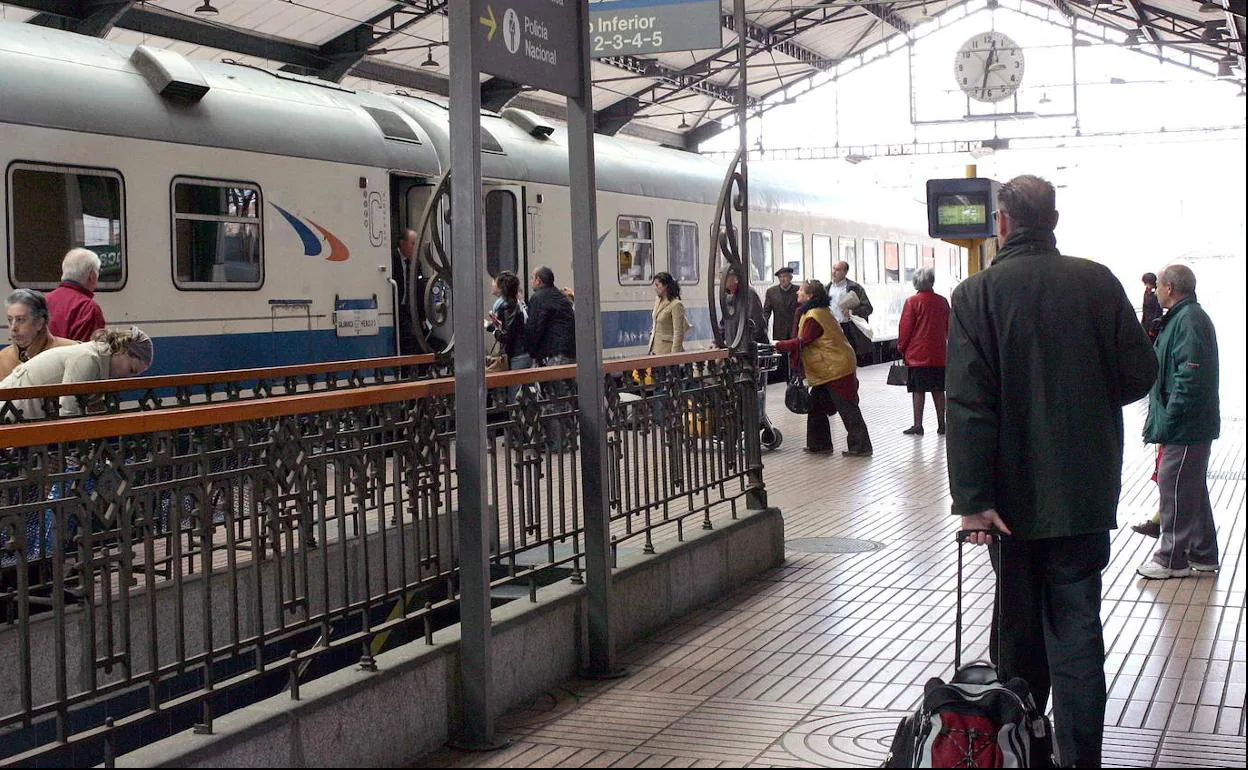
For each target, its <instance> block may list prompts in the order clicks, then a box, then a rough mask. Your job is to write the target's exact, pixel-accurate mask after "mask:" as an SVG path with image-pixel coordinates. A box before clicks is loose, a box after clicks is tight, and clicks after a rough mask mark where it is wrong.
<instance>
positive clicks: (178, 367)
mask: <svg viewBox="0 0 1248 770" xmlns="http://www.w3.org/2000/svg"><path fill="white" fill-rule="evenodd" d="M650 319H651V313H650V311H649V310H610V311H607V312H606V313H603V316H602V340H603V347H604V348H606V349H608V350H609V349H611V348H628V347H638V346H642V345H645V344H646V343H647V342H648V341H649V339H650V324H651V320H650ZM689 320H690V322H691V323H692V324H693V329H692V330H690V332H689V334H687V335H685V339H686V340H708V339H710V338H711V322H710V318H709V317H708V315H707V313H706V310H705V309H704V308H692V309H691V310H690V312H689ZM155 342H156V357H155V361H154V362H153V363H152V368H151V369H150V370H149V371H148V372H147V374H148V375H149V376H159V375H164V374H184V373H186V372H206V371H217V370H228V369H255V368H261V367H269V366H291V365H294V364H304V363H309V362H321V361H346V360H350V359H353V358H378V357H381V356H390V355H394V327H382V329H381V330H380V333H379V334H378V335H376V336H374V337H339V336H337V334H336V332H335V331H334V330H333V329H317V330H314V331H307V330H303V331H287V332H254V333H247V334H243V333H238V334H217V335H212V334H204V335H188V336H183V337H157V338H156V340H155Z"/></svg>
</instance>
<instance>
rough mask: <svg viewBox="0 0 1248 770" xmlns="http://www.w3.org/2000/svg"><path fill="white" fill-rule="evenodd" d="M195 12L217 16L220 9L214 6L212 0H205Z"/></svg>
mask: <svg viewBox="0 0 1248 770" xmlns="http://www.w3.org/2000/svg"><path fill="white" fill-rule="evenodd" d="M195 13H202V14H204V15H205V16H209V15H211V16H216V15H217V14H218V13H219V11H218V10H217V9H216V8H214V7H213V5H212V0H204V4H203V5H201V6H199V7H198V8H196V9H195Z"/></svg>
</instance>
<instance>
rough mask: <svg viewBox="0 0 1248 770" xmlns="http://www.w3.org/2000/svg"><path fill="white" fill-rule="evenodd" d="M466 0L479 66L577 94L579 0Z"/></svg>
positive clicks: (580, 27) (579, 37) (542, 86)
mask: <svg viewBox="0 0 1248 770" xmlns="http://www.w3.org/2000/svg"><path fill="white" fill-rule="evenodd" d="M471 1H472V17H473V18H474V19H476V20H477V23H476V24H475V25H474V26H473V31H474V33H475V34H476V35H477V36H478V38H477V41H478V42H477V45H475V46H474V49H475V53H476V57H477V68H478V69H479V70H481V71H482V72H488V73H489V74H491V75H497V76H499V77H502V78H506V79H508V80H512V81H515V82H517V83H522V84H524V85H530V86H534V87H536V88H540V89H543V90H545V91H553V92H555V93H557V94H563V95H564V96H579V95H580V92H581V48H580V43H581V35H582V32H583V31H584V28H583V27H582V26H581V23H580V11H581V6H582V0H471ZM500 27H501V30H500ZM500 31H501V32H502V34H501V35H500V34H498V32H500Z"/></svg>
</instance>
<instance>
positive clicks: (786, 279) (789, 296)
mask: <svg viewBox="0 0 1248 770" xmlns="http://www.w3.org/2000/svg"><path fill="white" fill-rule="evenodd" d="M776 278H777V279H778V280H779V283H777V284H776V285H775V286H772V287H771V288H770V289H768V290H767V296H766V297H765V298H764V299H763V321H764V323H765V322H766V321H767V319H769V318H770V319H772V320H771V340H772V342H779V341H780V340H787V339H791V338H792V337H793V335H794V334H795V332H794V329H793V322H794V321H795V320H796V315H797V287H796V286H794V285H793V268H791V267H789V266H788V265H785V266H784V267H782V268H780V269H779V270H777V271H776ZM772 376H773V379H772V382H788V380H789V357H788V356H780V365H779V366H777V367H776V371H775V372H774V374H773V375H772Z"/></svg>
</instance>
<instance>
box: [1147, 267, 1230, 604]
mask: <svg viewBox="0 0 1248 770" xmlns="http://www.w3.org/2000/svg"><path fill="white" fill-rule="evenodd" d="M1157 299H1158V300H1159V301H1160V302H1161V306H1162V307H1163V308H1165V309H1166V311H1167V313H1166V315H1165V316H1164V317H1163V318H1162V319H1161V323H1162V327H1161V333H1160V334H1158V335H1157V347H1156V352H1157V363H1158V365H1159V367H1160V370H1161V376H1160V377H1158V378H1157V382H1156V383H1155V384H1154V385H1153V388H1152V390H1151V391H1150V392H1149V394H1148V420H1147V422H1145V423H1144V440H1145V441H1147V442H1148V443H1150V444H1160V445H1161V464H1160V466H1159V467H1158V469H1157V488H1158V490H1160V492H1161V540H1160V542H1159V543H1158V547H1157V551H1156V552H1155V553H1153V558H1151V559H1149V560H1148V561H1146V562H1144V563H1143V564H1141V565H1140V566H1139V568H1137V569H1136V572H1138V573H1139V574H1140V575H1142V576H1143V577H1146V578H1151V579H1153V580H1164V579H1166V578H1175V577H1187V576H1188V575H1190V574H1191V573H1192V572H1216V571H1217V569H1218V537H1217V532H1216V531H1215V530H1214V525H1213V506H1212V505H1210V504H1209V487H1208V484H1207V483H1206V481H1205V473H1206V472H1207V471H1208V470H1209V452H1210V449H1211V448H1212V446H1213V440H1214V439H1215V438H1217V437H1218V434H1219V433H1220V432H1221V429H1222V420H1221V417H1220V415H1219V413H1218V408H1219V403H1218V338H1217V335H1216V334H1215V333H1214V331H1213V322H1212V321H1210V320H1209V316H1208V314H1206V313H1205V311H1204V309H1203V308H1201V306H1200V303H1198V302H1197V301H1196V276H1195V275H1194V274H1193V273H1192V271H1191V269H1190V268H1188V267H1186V266H1185V265H1170V266H1169V267H1167V268H1166V269H1165V270H1163V271H1162V273H1161V277H1160V278H1159V279H1158V281H1157Z"/></svg>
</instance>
